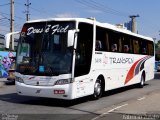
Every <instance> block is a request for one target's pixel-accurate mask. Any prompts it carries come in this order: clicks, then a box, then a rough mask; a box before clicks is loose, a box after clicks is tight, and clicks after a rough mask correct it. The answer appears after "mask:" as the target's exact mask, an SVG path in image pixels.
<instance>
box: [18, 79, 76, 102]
mask: <svg viewBox="0 0 160 120" xmlns="http://www.w3.org/2000/svg"><path fill="white" fill-rule="evenodd" d="M16 91H17V93H18V94H19V95H25V96H34V97H46V98H58V99H74V97H73V96H72V92H71V91H72V84H65V85H55V86H33V85H26V84H24V83H20V82H17V81H16Z"/></svg>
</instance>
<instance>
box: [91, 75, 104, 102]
mask: <svg viewBox="0 0 160 120" xmlns="http://www.w3.org/2000/svg"><path fill="white" fill-rule="evenodd" d="M101 96H102V80H101V79H99V78H98V79H97V80H96V82H95V85H94V93H93V99H95V100H96V99H99V98H100V97H101Z"/></svg>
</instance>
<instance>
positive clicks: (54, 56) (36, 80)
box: [15, 18, 155, 99]
mask: <svg viewBox="0 0 160 120" xmlns="http://www.w3.org/2000/svg"><path fill="white" fill-rule="evenodd" d="M154 63H155V57H154V42H153V39H152V38H149V37H145V36H142V35H139V34H135V33H132V32H130V31H128V30H126V29H123V28H117V27H116V26H114V25H110V24H107V23H100V22H97V21H96V20H95V19H85V18H53V19H42V20H34V21H28V22H26V23H25V24H24V26H23V28H22V31H21V35H20V39H19V43H18V49H17V56H16V73H15V76H16V90H17V93H18V94H19V95H26V96H35V97H36V96H37V97H48V98H58V99H76V98H80V97H83V96H88V95H92V96H93V97H94V98H96V99H98V98H100V97H101V95H102V93H103V92H104V91H107V90H112V89H116V88H120V87H124V86H128V85H132V84H139V85H140V86H141V87H143V85H144V83H145V82H146V81H148V80H151V79H153V78H154Z"/></svg>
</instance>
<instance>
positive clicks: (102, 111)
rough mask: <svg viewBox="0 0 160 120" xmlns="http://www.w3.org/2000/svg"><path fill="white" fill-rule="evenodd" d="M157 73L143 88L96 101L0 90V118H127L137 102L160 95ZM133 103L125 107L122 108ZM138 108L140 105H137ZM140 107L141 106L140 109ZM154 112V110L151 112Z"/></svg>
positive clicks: (12, 88)
mask: <svg viewBox="0 0 160 120" xmlns="http://www.w3.org/2000/svg"><path fill="white" fill-rule="evenodd" d="M159 86H160V74H159V73H156V74H155V79H154V80H151V81H148V82H147V83H146V85H145V86H144V88H143V89H140V88H137V86H130V87H127V88H121V89H116V90H112V91H108V92H106V93H105V95H103V97H102V98H100V99H99V100H92V99H91V98H90V97H84V98H80V99H76V100H72V101H66V100H58V99H49V98H36V97H27V96H19V95H17V94H16V91H15V85H4V86H2V87H0V114H1V115H0V118H10V119H11V118H15V119H18V120H19V119H24V120H25V119H26V120H28V119H31V120H32V119H37V120H39V119H40V120H43V119H48V120H50V119H52V120H64V119H65V120H103V119H106V118H108V119H114V120H115V119H118V120H120V119H126V118H127V117H128V116H127V115H128V114H129V113H127V112H126V111H128V110H131V109H132V108H133V107H134V106H135V105H137V104H135V102H136V101H137V99H143V98H144V96H145V95H152V93H159V92H160V87H159ZM128 101H129V103H132V104H131V105H130V106H128V108H127V107H126V108H125V109H123V107H124V106H127V104H128ZM138 105H139V104H138ZM142 107H143V106H142ZM135 110H136V109H135ZM152 112H154V111H152Z"/></svg>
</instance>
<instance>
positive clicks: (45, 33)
mask: <svg viewBox="0 0 160 120" xmlns="http://www.w3.org/2000/svg"><path fill="white" fill-rule="evenodd" d="M71 29H75V22H71V21H70V22H56V21H52V22H38V23H27V24H25V25H24V26H23V28H22V31H21V36H20V40H19V44H18V49H17V61H16V62H17V63H16V71H17V72H19V73H21V74H25V75H42V76H45V75H47V76H52V75H59V74H69V73H71V68H72V67H71V66H72V54H73V46H70V47H68V46H67V33H68V30H71Z"/></svg>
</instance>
